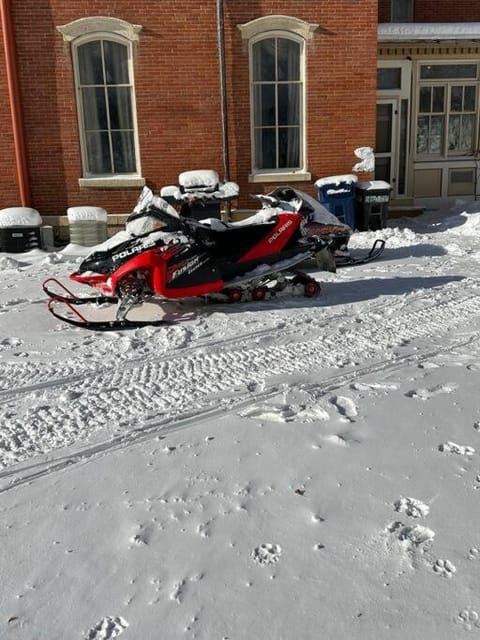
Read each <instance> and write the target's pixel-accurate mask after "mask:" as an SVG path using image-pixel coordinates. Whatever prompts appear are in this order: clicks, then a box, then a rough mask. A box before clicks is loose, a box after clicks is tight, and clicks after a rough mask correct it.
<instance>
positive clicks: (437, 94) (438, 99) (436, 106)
mask: <svg viewBox="0 0 480 640" xmlns="http://www.w3.org/2000/svg"><path fill="white" fill-rule="evenodd" d="M444 95H445V87H433V100H432V111H433V112H434V113H442V112H443V111H444V110H445V106H444V105H445V100H444Z"/></svg>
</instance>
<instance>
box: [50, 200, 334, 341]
mask: <svg viewBox="0 0 480 640" xmlns="http://www.w3.org/2000/svg"><path fill="white" fill-rule="evenodd" d="M258 197H259V198H260V200H261V201H262V204H263V207H262V208H261V209H260V210H259V211H258V212H257V213H256V214H254V215H252V216H250V217H249V218H247V219H245V220H242V221H239V222H231V223H225V222H222V221H221V220H219V219H216V218H210V219H206V220H202V221H198V220H194V219H191V218H188V217H182V216H180V215H179V213H178V212H177V210H176V209H175V208H174V207H173V206H172V205H171V204H169V203H168V202H167V201H166V200H165V199H163V198H161V197H160V196H155V195H154V194H153V193H152V191H151V190H150V189H149V188H148V187H145V188H144V189H143V191H142V193H141V195H140V198H139V200H138V202H137V205H136V207H135V209H134V210H133V212H132V214H131V215H130V216H129V218H128V219H127V224H126V229H125V231H121V232H119V233H118V234H116V236H113V238H110V239H109V240H107V241H106V242H104V243H103V244H102V245H98V246H97V247H96V248H95V250H94V251H93V252H92V253H91V254H90V255H88V256H87V257H86V258H85V259H84V260H83V262H82V263H81V264H80V266H79V268H78V271H76V272H75V273H72V274H71V275H70V279H71V280H72V281H74V282H75V283H79V284H82V285H88V286H89V287H91V288H93V289H95V290H96V291H97V292H98V293H97V295H94V296H91V295H89V296H80V295H77V294H76V293H74V292H72V291H71V290H70V289H69V288H67V287H66V286H65V285H64V284H63V283H61V282H60V281H58V280H57V279H55V278H48V279H47V280H45V281H44V283H43V285H42V286H43V290H44V291H45V293H47V295H48V296H49V298H50V300H49V303H48V309H49V311H50V312H51V313H52V314H53V315H54V316H55V317H56V318H58V319H60V320H62V321H64V322H67V323H69V324H71V325H74V326H78V327H83V328H86V329H94V330H111V329H124V328H133V327H141V326H145V325H154V326H156V325H161V324H170V321H168V320H166V319H165V318H162V319H155V318H149V319H135V318H131V317H130V312H131V311H132V310H133V309H134V308H136V307H139V306H142V305H143V304H144V303H145V302H147V301H150V300H154V301H156V302H159V303H160V306H161V303H162V302H164V301H169V300H176V301H178V300H180V299H185V298H197V297H200V298H203V299H205V300H207V301H213V302H246V301H260V300H265V299H268V298H274V297H276V296H280V295H295V294H297V295H298V294H300V295H304V296H306V297H308V298H311V297H314V296H317V295H318V294H319V293H320V284H319V283H318V282H317V280H315V279H314V278H312V277H311V276H309V275H307V274H305V273H303V272H301V271H296V270H295V269H294V267H295V266H296V265H299V264H300V263H301V262H304V261H305V260H307V259H310V258H312V257H313V256H319V255H323V257H324V262H325V264H326V265H328V264H330V269H331V270H334V269H335V264H334V261H333V257H332V253H331V251H330V249H329V245H330V243H331V241H332V239H331V238H330V237H328V236H327V237H320V236H317V235H306V231H305V223H306V218H305V216H304V215H303V214H301V213H299V212H298V210H295V208H294V206H293V205H292V204H291V203H286V202H284V201H280V200H278V199H277V198H275V197H273V196H258ZM297 206H299V203H297ZM105 306H107V307H108V309H109V312H110V311H111V310H112V309H113V310H114V312H115V315H114V317H113V319H112V317H111V315H109V317H107V318H105V317H104V315H103V310H104V307H105ZM97 311H98V312H97ZM100 311H102V313H100Z"/></svg>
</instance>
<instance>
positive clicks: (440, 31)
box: [378, 22, 480, 42]
mask: <svg viewBox="0 0 480 640" xmlns="http://www.w3.org/2000/svg"><path fill="white" fill-rule="evenodd" d="M459 41H462V42H465V41H471V42H472V41H480V22H388V23H381V24H379V25H378V42H459Z"/></svg>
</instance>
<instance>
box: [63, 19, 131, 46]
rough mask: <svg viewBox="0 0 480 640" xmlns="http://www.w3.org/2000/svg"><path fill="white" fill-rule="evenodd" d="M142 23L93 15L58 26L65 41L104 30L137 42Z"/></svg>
mask: <svg viewBox="0 0 480 640" xmlns="http://www.w3.org/2000/svg"><path fill="white" fill-rule="evenodd" d="M142 28H143V27H142V25H140V24H131V23H130V22H126V21H125V20H121V19H120V18H111V17H108V16H93V17H88V18H79V19H78V20H74V21H73V22H69V23H68V24H64V25H62V26H60V27H57V31H59V32H60V33H61V34H62V36H63V40H64V41H65V42H72V40H75V39H76V38H79V37H80V36H85V35H88V34H90V33H97V32H104V33H114V34H116V35H118V36H122V37H123V38H126V39H127V40H130V41H131V42H136V41H138V40H139V38H140V31H141V30H142Z"/></svg>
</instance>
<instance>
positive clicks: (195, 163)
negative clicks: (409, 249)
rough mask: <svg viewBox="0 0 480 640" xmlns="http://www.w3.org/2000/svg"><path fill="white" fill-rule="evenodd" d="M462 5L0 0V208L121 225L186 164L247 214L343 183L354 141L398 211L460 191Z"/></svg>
mask: <svg viewBox="0 0 480 640" xmlns="http://www.w3.org/2000/svg"><path fill="white" fill-rule="evenodd" d="M472 5H475V3H471V2H466V1H465V2H462V1H458V2H456V3H455V4H454V5H453V4H452V3H450V2H448V1H447V0H443V1H438V0H436V1H433V0H415V1H413V0H393V1H390V0H380V2H377V0H358V1H357V2H352V1H347V0H345V1H342V2H331V1H326V2H312V1H311V0H242V2H237V1H234V0H205V1H204V2H201V3H199V2H198V1H197V0H160V1H159V2H151V1H149V0H137V2H135V3H134V2H131V1H128V0H102V1H101V2H100V1H99V0H82V1H81V2H80V1H79V0H78V1H74V2H71V1H69V2H67V1H66V0H21V1H20V0H0V7H1V17H2V39H3V49H2V55H1V59H0V65H1V70H2V72H1V74H0V117H1V122H2V130H1V132H0V141H1V147H0V149H1V151H0V208H1V207H8V206H14V205H19V204H23V205H30V206H33V207H35V208H36V209H38V210H39V211H40V213H41V215H42V216H48V215H62V214H64V213H65V211H66V209H67V207H69V206H75V205H81V204H92V205H97V206H101V207H104V208H105V209H107V211H108V212H109V213H112V214H113V213H126V212H128V211H130V210H131V208H132V206H133V204H134V203H135V200H136V197H137V194H138V192H139V190H140V188H141V186H142V185H143V184H145V183H147V184H149V185H150V186H152V187H153V188H154V189H156V190H158V189H159V188H160V187H161V186H163V185H167V184H175V183H176V181H177V177H178V174H179V173H180V172H182V171H185V170H187V169H196V168H212V169H216V170H217V171H218V173H219V174H220V175H221V176H222V177H225V178H228V179H230V180H233V181H235V182H237V183H238V184H239V186H240V194H241V197H240V199H239V202H238V205H239V206H240V207H243V208H247V207H248V208H252V205H251V201H250V198H249V194H251V193H256V192H259V191H268V190H270V189H272V188H273V187H274V186H276V185H278V184H288V183H293V182H295V184H297V186H298V187H299V188H302V189H304V190H306V191H308V192H310V193H313V183H314V182H315V180H316V179H317V178H319V177H323V176H326V175H332V174H338V173H349V172H351V169H352V166H353V164H354V163H355V162H356V161H357V159H356V158H355V156H354V153H353V152H354V149H355V148H357V147H360V146H371V147H373V148H374V149H375V151H376V163H377V164H376V175H375V177H377V178H382V179H386V180H387V181H389V182H390V183H391V184H392V186H393V197H394V198H395V199H396V200H397V201H398V202H413V201H414V200H417V199H422V198H434V197H442V198H444V197H449V196H455V195H462V196H473V195H474V194H475V191H476V189H477V183H478V180H477V155H478V153H477V152H478V126H479V125H478V120H479V117H478V116H479V100H478V90H479V82H480V78H479V75H478V74H479V58H480V56H479V53H480V27H479V25H478V24H476V22H475V21H476V20H479V21H480V8H477V9H475V8H472ZM439 21H441V23H442V24H440V22H439ZM472 21H473V22H472ZM445 23H448V25H449V28H446V25H445ZM377 67H378V69H377ZM478 188H480V187H478Z"/></svg>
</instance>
